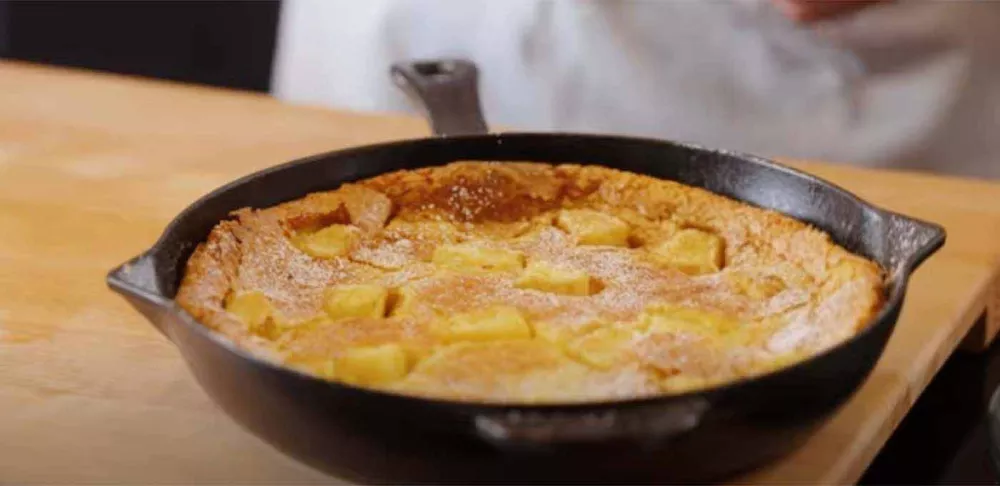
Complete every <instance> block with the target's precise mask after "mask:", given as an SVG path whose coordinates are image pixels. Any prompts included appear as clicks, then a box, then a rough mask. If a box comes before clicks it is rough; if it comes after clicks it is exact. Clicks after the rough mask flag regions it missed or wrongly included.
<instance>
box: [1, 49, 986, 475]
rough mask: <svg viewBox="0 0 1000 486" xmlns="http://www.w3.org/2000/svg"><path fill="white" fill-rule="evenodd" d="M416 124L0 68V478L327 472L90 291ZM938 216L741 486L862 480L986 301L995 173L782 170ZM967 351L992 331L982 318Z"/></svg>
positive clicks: (136, 320) (148, 84)
mask: <svg viewBox="0 0 1000 486" xmlns="http://www.w3.org/2000/svg"><path fill="white" fill-rule="evenodd" d="M426 132H427V130H426V127H425V125H424V123H423V122H422V121H420V120H416V119H411V118H407V117H398V116H369V115H360V114H354V113H346V112H335V111H327V110H319V109H310V108H303V107H292V106H288V105H284V104H281V103H279V102H277V101H275V100H273V99H270V98H268V97H265V96H260V95H254V94H246V93H239V92H232V91H224V90H215V89H207V88H195V87H189V86H183V85H178V84H171V83H163V82H153V81H145V80H137V79H131V78H124V77H116V76H108V75H98V74H93V73H85V72H77V71H69V70H63V69H55V68H43V67H36V66H31V65H26V64H19V63H0V235H2V236H0V268H3V271H2V272H0V437H2V438H3V439H2V440H0V471H2V473H0V476H2V479H3V481H5V482H11V483H15V484H21V483H30V482H46V483H59V482H61V483H67V482H72V483H83V482H115V483H142V484H149V483H208V482H226V483H242V484H252V483H285V484H288V483H309V482H328V481H334V482H335V481H336V480H332V479H331V478H327V477H325V476H323V475H321V474H320V473H318V472H315V471H313V470H311V469H309V468H307V467H305V466H302V465H300V464H298V463H296V462H295V461H293V460H291V459H289V458H287V457H285V456H283V455H281V454H279V453H278V452H276V451H274V450H272V449H271V448H270V447H269V446H267V445H266V444H264V443H263V442H261V441H259V440H258V439H256V438H254V437H253V436H251V435H250V434H249V433H247V432H244V431H243V430H242V429H241V428H239V427H238V426H237V425H236V424H235V423H234V422H232V421H230V420H229V419H228V417H226V416H225V415H224V414H223V413H222V412H221V411H219V410H218V409H217V408H216V407H215V406H214V405H213V404H212V403H211V402H210V401H209V400H208V398H207V397H206V396H205V395H204V394H203V393H202V392H201V390H200V389H199V388H198V387H197V385H196V384H195V382H194V380H193V379H192V378H191V377H190V376H189V374H188V372H187V370H186V369H185V367H184V364H183V362H182V360H181V358H180V355H179V354H178V353H177V352H176V351H175V349H174V348H173V347H172V346H171V345H170V343H169V342H168V341H167V340H166V339H164V338H163V337H162V336H160V335H159V334H158V333H157V332H156V331H154V330H153V328H152V327H151V326H150V325H148V324H147V323H146V321H145V320H144V319H143V318H142V317H141V316H139V315H138V314H137V313H136V312H134V311H133V310H131V308H129V307H128V306H127V305H126V304H125V302H124V301H123V300H122V299H120V298H119V297H118V296H116V295H114V294H112V293H111V292H110V291H108V290H107V289H106V287H105V285H104V275H105V272H107V271H108V270H109V269H111V268H112V267H113V266H115V265H117V264H119V263H121V262H123V261H125V260H126V259H128V258H129V257H131V256H133V255H135V254H137V253H139V252H140V251H142V250H143V249H145V248H147V247H148V246H149V245H150V244H152V243H153V241H154V240H155V239H156V237H157V236H158V235H159V234H160V232H161V231H162V229H163V227H164V225H165V224H166V223H167V222H168V221H169V220H170V219H171V218H172V217H173V216H174V215H175V214H176V213H177V212H179V211H180V210H181V209H183V208H184V207H185V206H186V205H187V204H189V203H190V202H192V201H193V200H194V199H196V198H197V197H199V196H201V195H203V194H204V193H206V192H208V191H210V190H211V189H213V188H215V187H217V186H219V185H221V184H223V183H225V182H227V181H229V180H231V179H233V178H235V177H237V176H240V175H244V174H247V173H249V172H252V171H255V170H258V169H261V168H264V167H267V166H270V165H273V164H276V163H279V162H283V161H286V160H289V159H293V158H297V157H300V156H304V155H308V154H312V153H316V152H322V151H326V150H331V149H335V148H339V147H346V146H350V145H358V144H364V143H370V142H377V141H383V140H390V139H398V138H406V137H414V136H421V135H424V134H425V133H426ZM793 165H797V166H799V167H802V168H805V169H806V170H808V171H811V172H813V173H816V174H818V175H820V176H822V177H825V178H827V179H830V180H832V181H834V182H836V183H839V184H841V185H843V186H845V187H847V188H848V189H850V190H852V191H854V192H856V193H857V194H859V195H861V196H862V197H864V198H867V199H869V200H871V201H872V202H874V203H877V204H880V205H883V206H885V207H888V208H891V209H894V210H897V211H901V212H903V213H906V214H909V215H913V216H917V217H920V218H924V219H928V220H931V221H935V222H937V223H940V224H943V225H944V226H945V227H946V228H947V230H948V233H949V235H948V243H947V245H946V246H945V248H944V249H943V250H942V251H941V252H940V253H939V254H938V255H936V256H935V257H933V258H931V259H930V260H929V261H928V262H927V263H926V264H925V266H924V267H923V268H922V269H921V270H920V271H919V272H918V273H917V274H916V276H915V278H914V280H913V283H912V286H911V288H910V293H909V295H908V301H907V303H906V306H905V307H904V309H903V315H902V318H901V319H900V321H899V325H898V327H897V329H896V332H895V334H894V336H893V338H892V340H891V341H890V343H889V347H888V349H887V350H886V353H885V355H884V356H883V358H882V360H881V361H880V362H879V365H878V367H877V368H876V370H875V371H874V373H873V375H872V377H871V378H870V379H869V380H868V382H867V383H866V384H865V385H864V386H863V387H862V389H861V390H860V391H859V392H858V394H857V395H856V396H855V397H854V398H853V399H852V400H851V401H850V402H849V403H848V404H847V405H846V406H845V407H844V408H843V409H842V410H841V411H840V412H839V413H838V414H837V415H836V416H835V417H833V418H832V419H831V420H830V421H829V422H828V423H827V424H825V426H824V427H823V428H822V429H821V430H819V431H818V432H817V433H816V434H815V435H814V436H813V437H812V438H811V440H810V441H809V442H808V443H807V444H806V445H805V446H804V447H802V448H801V449H800V450H798V451H797V452H795V453H794V454H792V455H791V456H789V457H787V458H786V459H784V460H782V461H780V462H778V463H775V464H772V465H769V466H767V467H765V468H763V469H761V470H758V471H755V472H754V473H752V474H749V475H747V476H745V477H743V478H739V481H740V482H767V483H777V482H790V483H847V482H854V481H856V480H857V478H859V477H860V475H861V473H862V472H863V471H864V469H865V467H866V466H867V465H868V464H869V462H870V461H871V459H872V458H873V457H874V455H875V454H876V453H877V451H878V449H879V448H880V447H881V445H882V444H883V443H884V442H885V440H886V439H887V438H888V436H889V435H890V434H891V432H892V430H893V428H894V427H895V425H896V424H897V423H898V422H899V420H900V419H901V418H902V417H903V415H904V414H905V412H906V410H907V409H908V408H909V406H910V404H912V402H913V401H914V400H915V399H916V397H917V395H918V394H919V393H920V391H921V390H923V388H924V387H925V386H926V384H927V382H928V381H929V380H930V378H931V377H932V376H933V375H934V373H935V372H936V371H937V369H938V367H939V366H940V365H941V363H942V362H943V361H944V360H945V359H946V358H947V356H948V355H949V354H950V353H951V352H952V351H953V350H954V349H955V347H956V346H957V345H958V343H959V342H960V341H961V340H962V339H963V338H964V337H965V336H966V335H967V334H969V331H970V329H972V326H973V323H974V321H976V319H977V318H978V317H979V316H980V315H981V314H983V312H984V309H985V308H986V306H987V302H988V301H989V300H990V299H991V298H992V299H995V297H996V295H997V290H998V287H997V281H998V275H1000V272H998V269H1000V203H998V201H1000V185H998V184H990V183H985V182H978V181H972V180H962V179H954V178H941V177H932V176H927V175H919V174H910V173H893V172H885V171H871V170H861V169H854V168H846V167H835V166H830V165H822V164H802V163H795V164H793ZM974 331H976V332H975V333H974V334H972V335H970V337H969V338H968V339H969V341H968V342H969V343H970V344H971V345H975V344H982V343H984V342H987V341H988V340H989V339H990V338H991V336H992V335H993V334H994V333H995V327H986V326H981V327H979V328H977V329H974Z"/></svg>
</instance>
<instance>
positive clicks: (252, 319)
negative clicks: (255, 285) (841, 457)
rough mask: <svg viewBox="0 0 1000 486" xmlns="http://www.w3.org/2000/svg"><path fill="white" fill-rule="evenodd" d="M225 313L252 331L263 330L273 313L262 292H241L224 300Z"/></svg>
mask: <svg viewBox="0 0 1000 486" xmlns="http://www.w3.org/2000/svg"><path fill="white" fill-rule="evenodd" d="M226 312H229V313H230V314H232V315H234V316H236V318H237V319H239V320H240V322H242V323H244V324H246V325H247V327H248V328H250V330H252V331H256V330H260V329H263V328H264V326H265V325H266V324H267V322H268V320H269V319H270V318H271V316H272V315H273V313H274V309H272V308H271V303H270V302H269V301H268V300H267V296H265V295H264V294H263V293H262V292H258V291H253V292H241V293H238V294H233V295H230V297H229V298H228V299H226Z"/></svg>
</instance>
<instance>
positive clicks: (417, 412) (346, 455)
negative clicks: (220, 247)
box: [108, 61, 945, 483]
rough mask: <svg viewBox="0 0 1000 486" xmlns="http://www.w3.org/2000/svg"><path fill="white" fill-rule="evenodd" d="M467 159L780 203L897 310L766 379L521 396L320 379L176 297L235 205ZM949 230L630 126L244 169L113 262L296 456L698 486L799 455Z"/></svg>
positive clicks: (424, 144)
mask: <svg viewBox="0 0 1000 486" xmlns="http://www.w3.org/2000/svg"><path fill="white" fill-rule="evenodd" d="M451 62H460V61H451ZM476 105H478V102H477V103H476ZM483 126H485V124H484V125H483ZM456 160H484V161H490V160H526V161H539V162H550V163H561V162H566V163H582V164H592V163H599V164H600V165H604V166H608V167H614V168H618V169H624V170H628V171H632V172H637V173H641V174H647V175H651V176H654V177H659V178H662V179H669V180H676V181H680V182H682V183H685V184H690V185H693V186H698V187H703V188H706V189H708V190H711V191H713V192H716V193H718V194H723V195H726V196H729V197H732V198H735V199H739V200H742V201H746V202H748V203H750V204H753V205H756V206H760V207H764V208H770V209H774V210H777V211H780V212H782V213H785V214H787V215H789V216H792V217H794V218H797V219H800V220H802V221H806V222H808V223H811V224H813V225H815V226H817V227H819V228H821V229H823V230H825V231H827V232H829V233H830V234H831V235H832V236H833V238H834V240H836V241H837V242H838V243H840V244H842V245H844V246H845V247H846V248H848V249H849V250H851V251H854V252H857V253H860V254H862V255H865V256H867V257H870V258H872V259H874V260H875V261H877V262H878V263H880V264H881V265H882V266H883V267H884V268H886V269H887V271H888V288H887V295H886V304H885V307H884V308H883V309H882V310H881V312H880V313H879V314H878V316H877V317H876V318H875V319H874V320H873V321H872V322H871V323H870V324H869V325H868V326H867V327H866V328H865V329H864V330H863V331H862V332H860V333H859V334H858V335H857V336H855V337H853V338H852V339H850V340H848V341H846V342H844V343H842V344H840V345H838V346H836V347H834V348H832V349H830V350H828V351H827V352H825V353H823V354H821V355H818V356H816V357H813V358H812V359H809V360H807V361H805V362H802V363H800V364H797V365H795V366H792V367H789V368H786V369H783V370H779V371H777V372H774V373H771V374H768V375H765V376H761V377H757V378H753V379H748V380H743V381H740V382H737V383H733V384H729V385H726V386H721V387H717V388H713V389H709V390H705V391H700V392H693V393H688V394H683V395H676V396H662V397H656V398H645V399H638V400H625V401H615V402H603V403H591V404H580V405H553V406H503V405H484V404H472V403H460V402H453V401H445V400H433V399H421V398H412V397H405V396H399V395H392V394H387V393H382V392H376V391H369V390H364V389H360V388H355V387H352V386H348V385H343V384H339V383H333V382H328V381H324V380H321V379H317V378H313V377H310V376H307V375H304V374H301V373H298V372H295V371H292V370H289V369H286V368H282V367H280V366H277V365H274V364H270V363H268V362H265V361H263V360H260V359H258V358H256V357H254V356H252V355H250V354H249V353H247V352H245V351H243V350H241V349H239V348H236V347H235V346H233V345H232V344H231V343H229V342H228V341H226V340H225V339H224V338H222V337H220V336H218V335H216V334H215V333H213V332H211V331H209V330H208V329H207V328H205V327H204V326H202V325H200V324H198V323H197V322H195V321H194V320H193V319H192V318H191V316H190V315H188V314H186V313H185V312H183V311H182V310H181V309H180V308H179V307H178V306H177V305H176V304H175V303H174V301H173V300H172V299H173V297H174V295H175V294H176V292H177V287H178V283H179V280H180V277H181V273H182V271H183V268H184V265H185V262H186V260H187V258H188V256H189V255H190V253H191V251H192V249H193V248H194V247H195V246H196V245H197V244H198V243H199V242H201V241H203V240H204V239H205V237H206V236H207V234H208V232H209V231H210V229H211V228H212V227H213V226H214V225H215V224H216V223H217V222H219V221H220V220H222V219H226V218H227V217H229V212H230V211H232V210H234V209H237V208H241V207H247V206H250V207H258V208H260V207H267V206H271V205H274V204H277V203H280V202H283V201H288V200H291V199H295V198H298V197H301V196H303V195H305V194H306V193H309V192H312V191H321V190H327V189H334V188H336V187H338V186H339V185H341V184H342V183H344V182H348V181H355V180H359V179H364V178H367V177H372V176H375V175H378V174H382V173H385V172H388V171H394V170H399V169H415V168H418V167H427V166H435V165H442V164H446V163H449V162H452V161H456ZM944 237H945V235H944V231H943V230H942V229H941V228H940V227H938V226H936V225H933V224H929V223H925V222H920V221H916V220H913V219H910V218H907V217H904V216H901V215H898V214H894V213H891V212H888V211H884V210H881V209H878V208H875V207H873V206H871V205H869V204H867V203H865V202H863V201H861V200H859V199H858V198H856V197H855V196H853V195H851V194H849V193H847V192H846V191H844V190H842V189H840V188H838V187H836V186H833V185H831V184H829V183H826V182H824V181H821V180H819V179H816V178H814V177H812V176H809V175H806V174H803V173H800V172H797V171H794V170H791V169H788V168H785V167H782V166H779V165H777V164H775V163H773V162H770V161H767V160H764V159H760V158H757V157H752V156H746V155H738V154H733V153H727V152H723V151H717V150H708V149H704V148H700V147H695V146H691V145H685V144H680V143H674V142H668V141H659V140H648V139H638V138H628V137H615V136H601V135H573V134H524V133H505V134H492V135H465V136H457V137H442V138H427V139H419V140H411V141H402V142H393V143H386V144H380V145H371V146H365V147H359V148H353V149H348V150H341V151H336V152H330V153H326V154H321V155H317V156H313V157H309V158H306V159H302V160H298V161H295V162H291V163H287V164H284V165H280V166H277V167H274V168H271V169H267V170H264V171H261V172H257V173H255V174H252V175H249V176H247V177H244V178H242V179H239V180H237V181H235V182H233V183H230V184H228V185H226V186H224V187H222V188H220V189H218V190H216V191H214V192H212V193H210V194H209V195H207V196H205V197H204V198H202V199H200V200H199V201H197V202H195V203H194V204H192V205H191V206H190V207H188V208H187V209H186V210H184V212H182V213H181V214H180V215H179V216H178V217H177V218H176V219H175V220H174V221H173V222H172V223H170V225H169V226H168V227H167V228H166V230H165V232H164V234H163V236H162V237H161V239H160V240H159V241H158V242H157V243H156V244H155V245H154V246H153V248H151V249H150V250H149V251H147V252H146V253H144V254H142V255H141V256H139V257H137V258H135V259H133V260H132V261H130V262H128V263H126V264H125V265H122V266H121V267H119V268H117V269H115V270H113V271H112V272H111V274H110V275H109V277H108V282H109V285H110V286H111V287H112V288H113V289H114V290H116V291H117V292H119V293H121V294H122V295H123V296H125V297H126V299H128V301H129V302H130V303H132V305H133V306H135V307H136V308H137V309H138V310H139V311H141V312H142V313H143V314H144V315H146V316H147V317H148V318H149V319H150V320H151V321H152V322H153V324H154V325H156V327H157V328H159V329H160V330H161V331H162V332H163V333H164V334H165V335H166V336H167V337H168V338H170V339H171V340H172V341H173V342H174V344H175V345H176V346H177V347H178V348H179V349H180V351H181V353H182V355H183V357H184V359H185V360H186V361H187V364H188V366H189V368H190V369H191V371H192V373H193V374H194V376H195V377H196V378H197V380H198V382H199V383H200V384H201V386H202V387H203V388H204V389H205V391H206V392H207V393H208V394H209V395H210V396H211V397H212V398H213V399H214V400H215V401H216V402H218V404H219V405H221V406H222V408H223V409H224V410H225V411H226V412H227V413H228V414H229V415H231V416H232V417H233V418H235V419H236V420H237V421H238V422H239V423H241V424H242V425H244V426H245V427H246V428H248V429H249V430H250V431H252V432H253V433H255V434H256V435H258V436H259V437H261V438H263V439H264V440H266V441H268V442H269V443H271V444H272V445H274V446H276V447H277V448H279V449H280V450H282V451H284V452H285V453H288V454H290V455H292V456H293V457H296V458H298V459H300V460H302V461H304V462H306V463H308V464H311V465H313V466H315V467H317V468H319V469H321V470H324V471H327V472H330V473H332V474H335V475H338V476H341V477H343V478H346V479H351V480H356V481H363V482H380V483H382V482H385V483H427V482H433V483H512V482H534V483H538V482H574V483H595V482H601V483H634V482H656V483H663V482H671V481H686V482H692V481H703V480H709V479H715V478H720V477H722V476H725V475H728V474H731V473H733V472H735V471H739V470H742V469H745V468H748V467H751V466H753V465H757V464H760V463H761V462H762V461H766V460H769V459H772V458H775V457H777V456H779V455H781V454H784V453H785V452H787V451H788V450H790V449H791V448H793V447H795V446H796V445H797V444H798V443H799V442H800V440H801V439H802V438H804V437H806V436H807V435H808V433H809V432H810V431H811V430H812V429H813V427H814V426H815V425H816V424H817V423H819V422H820V421H821V420H822V419H823V418H825V417H827V416H828V415H829V414H830V413H832V412H833V411H834V410H835V409H836V408H837V407H838V406H840V405H841V404H842V403H843V402H844V401H845V400H846V399H847V398H848V397H849V396H850V395H851V394H852V393H853V392H854V390H855V389H856V388H857V387H858V386H859V385H860V384H861V383H862V382H863V381H864V379H865V378H866V377H867V375H868V373H869V372H870V371H871V369H872V367H873V366H874V364H875V362H876V360H877V359H878V357H879V356H880V354H881V352H882V350H883V348H884V346H885V343H886V341H887V340H888V338H889V335H890V334H891V332H892V329H893V327H894V325H895V323H896V319H897V317H898V315H899V310H900V306H901V305H902V302H903V297H904V294H905V291H906V284H907V281H908V279H909V277H910V274H911V273H912V271H913V270H914V269H915V268H916V267H917V266H918V265H919V264H920V263H921V262H923V261H924V259H926V258H927V257H928V256H929V255H930V254H931V253H933V252H934V251H935V250H937V249H938V248H940V247H941V245H942V244H943V243H944Z"/></svg>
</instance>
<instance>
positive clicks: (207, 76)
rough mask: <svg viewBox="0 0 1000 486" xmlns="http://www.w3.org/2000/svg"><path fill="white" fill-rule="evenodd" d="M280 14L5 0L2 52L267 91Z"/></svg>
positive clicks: (236, 7)
mask: <svg viewBox="0 0 1000 486" xmlns="http://www.w3.org/2000/svg"><path fill="white" fill-rule="evenodd" d="M360 1H363V0H360ZM279 12H280V2H278V1H264V0H254V1H228V2H227V1H208V0H201V1H129V2H126V1H91V0H87V1H41V0H31V1H6V0H4V1H0V57H6V58H10V59H19V60H25V61H34V62H43V63H49V64H58V65H63V66H72V67H81V68H88V69H95V70H101V71H111V72H117V73H124V74H135V75H142V76H151V77H156V78H164V79H171V80H175V81H185V82H190V83H200V84H209V85H214V86H224V87H229V88H239V89H247V90H254V91H267V90H268V89H269V88H270V77H271V63H272V61H273V59H274V48H275V38H276V34H277V27H278V15H279Z"/></svg>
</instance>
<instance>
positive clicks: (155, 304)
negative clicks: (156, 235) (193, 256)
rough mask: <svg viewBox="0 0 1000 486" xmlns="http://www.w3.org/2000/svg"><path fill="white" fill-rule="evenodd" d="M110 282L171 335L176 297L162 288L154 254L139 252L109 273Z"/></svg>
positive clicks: (111, 286) (157, 327)
mask: <svg viewBox="0 0 1000 486" xmlns="http://www.w3.org/2000/svg"><path fill="white" fill-rule="evenodd" d="M107 284H108V287H109V288H111V290H113V291H115V292H116V293H118V294H120V295H121V296H122V297H125V300H127V301H128V303H129V304H131V305H132V307H134V308H135V309H136V310H138V311H139V312H141V313H142V315H144V316H145V317H146V318H147V319H149V321H150V322H151V323H153V326H154V327H156V329H157V330H158V331H160V332H161V333H162V334H163V335H164V336H166V337H167V338H168V339H170V335H169V334H168V333H167V329H166V327H167V323H168V322H169V320H170V315H171V314H172V313H173V305H174V304H173V301H172V300H170V299H168V298H166V297H163V293H162V292H161V291H160V287H159V283H158V279H157V275H156V265H155V258H154V257H153V255H151V254H149V253H146V254H143V255H140V256H137V257H135V258H133V259H131V260H129V261H128V262H125V263H123V264H122V265H121V266H119V267H117V268H115V269H114V270H111V272H109V273H108V276H107Z"/></svg>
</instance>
